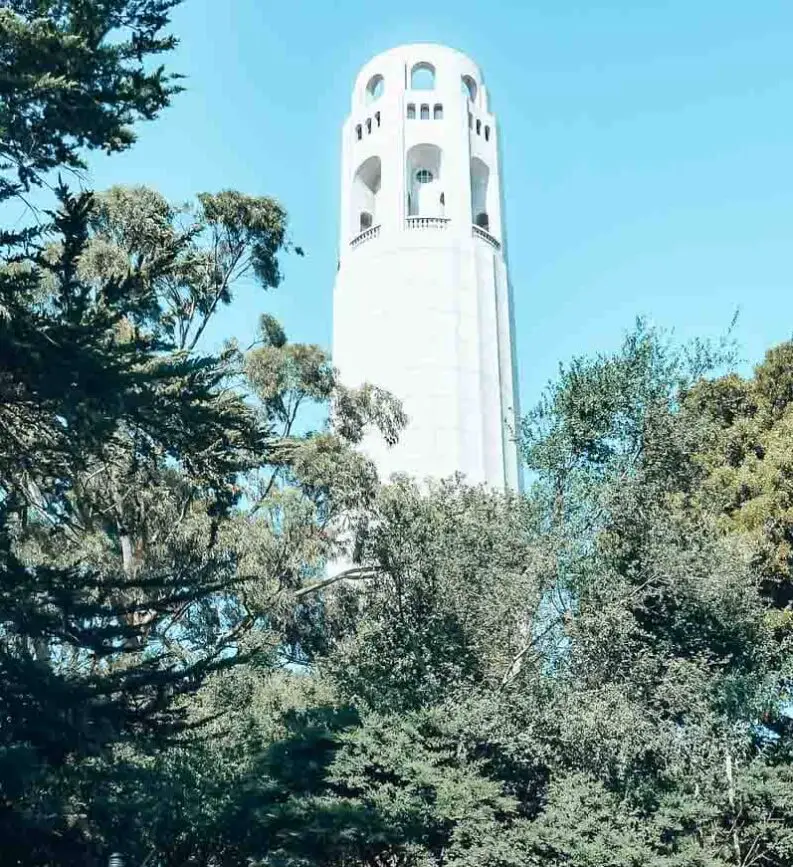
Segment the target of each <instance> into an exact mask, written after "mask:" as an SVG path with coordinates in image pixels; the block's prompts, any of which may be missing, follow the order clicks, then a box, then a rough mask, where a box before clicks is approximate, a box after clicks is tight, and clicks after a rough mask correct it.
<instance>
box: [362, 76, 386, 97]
mask: <svg viewBox="0 0 793 867" xmlns="http://www.w3.org/2000/svg"><path fill="white" fill-rule="evenodd" d="M384 90H385V81H384V79H383V76H382V75H373V76H372V77H371V78H370V79H369V83H368V84H367V85H366V101H367V102H374V101H375V100H376V99H380V97H381V96H382V95H383V91H384Z"/></svg>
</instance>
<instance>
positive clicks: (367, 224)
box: [350, 157, 382, 234]
mask: <svg viewBox="0 0 793 867" xmlns="http://www.w3.org/2000/svg"><path fill="white" fill-rule="evenodd" d="M381 180H382V164H381V162H380V157H369V159H367V160H364V162H362V163H361V165H360V166H358V171H356V173H355V177H354V178H353V182H352V196H351V197H350V199H351V202H350V204H351V210H352V214H351V218H350V227H351V230H352V232H353V233H355V234H357V233H359V232H364V231H366V229H371V228H372V226H374V225H376V224H377V200H378V198H379V193H380V184H381Z"/></svg>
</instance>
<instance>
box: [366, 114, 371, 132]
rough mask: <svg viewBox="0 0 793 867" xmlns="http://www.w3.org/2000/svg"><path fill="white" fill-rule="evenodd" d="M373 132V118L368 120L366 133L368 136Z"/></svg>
mask: <svg viewBox="0 0 793 867" xmlns="http://www.w3.org/2000/svg"><path fill="white" fill-rule="evenodd" d="M371 131H372V118H371V117H367V118H366V133H367V135H368V134H369V133H370V132H371Z"/></svg>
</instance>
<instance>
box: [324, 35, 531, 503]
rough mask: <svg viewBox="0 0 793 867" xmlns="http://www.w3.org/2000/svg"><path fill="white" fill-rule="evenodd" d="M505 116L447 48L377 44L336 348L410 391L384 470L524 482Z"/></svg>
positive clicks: (358, 137) (347, 217) (344, 214)
mask: <svg viewBox="0 0 793 867" xmlns="http://www.w3.org/2000/svg"><path fill="white" fill-rule="evenodd" d="M498 155H499V147H498V132H497V129H496V120H495V117H494V116H493V114H492V113H491V112H490V110H489V105H488V94H487V90H486V88H485V86H484V83H483V80H482V74H481V72H480V71H479V69H478V68H477V67H476V65H475V64H474V63H473V62H472V61H471V60H469V59H468V58H467V57H466V56H465V55H463V54H460V53H459V52H458V51H454V50H452V49H450V48H446V47H444V46H441V45H405V46H402V47H399V48H394V49H392V50H390V51H386V52H385V53H383V54H380V55H378V56H377V57H375V58H374V59H373V60H371V61H370V62H369V63H367V64H366V66H364V67H363V69H362V70H361V72H360V73H359V75H358V78H357V80H356V82H355V89H354V91H353V96H352V111H351V114H350V116H349V117H348V118H347V120H346V121H345V123H344V130H343V146H342V169H341V238H340V246H339V250H340V253H339V270H338V275H337V279H336V286H335V290H334V301H333V314H334V323H333V358H334V363H335V365H336V366H337V367H338V369H339V371H340V373H341V377H342V381H343V382H344V383H345V384H346V385H350V386H354V385H359V384H361V383H362V382H371V383H373V384H375V385H378V386H381V387H383V388H385V389H388V390H389V391H391V392H392V393H393V394H395V395H396V396H397V397H398V398H399V399H400V400H401V401H402V402H403V405H404V408H405V411H406V412H407V414H408V416H409V418H410V422H409V425H408V428H407V430H406V431H405V432H404V433H403V434H402V436H401V438H400V441H399V444H398V445H397V446H395V447H393V448H389V447H388V446H386V444H385V443H384V442H383V441H382V440H381V439H379V438H378V437H374V436H372V437H371V438H369V439H367V440H366V442H365V443H364V446H363V447H364V450H365V451H366V452H367V453H368V454H369V455H370V456H371V457H372V458H373V459H374V461H375V463H376V465H377V467H378V470H379V472H380V474H381V476H382V477H383V478H384V479H387V478H388V476H390V475H391V473H393V472H406V473H409V474H410V475H412V476H415V477H417V478H418V479H424V478H426V477H428V476H430V477H435V478H439V477H443V476H449V475H451V474H453V473H455V472H458V471H459V472H462V473H464V474H465V476H466V480H467V481H468V482H470V483H472V484H478V483H480V482H485V483H487V484H488V485H490V486H492V487H495V488H498V489H513V490H514V489H517V488H518V487H519V469H518V460H517V450H516V447H515V444H514V442H513V440H512V430H513V429H514V419H515V414H516V413H517V411H518V407H517V389H516V383H515V363H514V356H513V341H512V331H513V325H512V310H511V298H510V288H509V283H508V278H507V267H506V260H505V251H504V226H503V222H502V207H501V202H502V199H501V176H500V172H499V156H498Z"/></svg>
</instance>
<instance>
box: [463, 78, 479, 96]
mask: <svg viewBox="0 0 793 867" xmlns="http://www.w3.org/2000/svg"><path fill="white" fill-rule="evenodd" d="M461 84H462V88H463V93H464V94H465V95H466V96H467V97H468V99H470V100H471V102H476V82H475V81H474V80H473V78H471V76H470V75H464V76H463V78H462V82H461Z"/></svg>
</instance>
